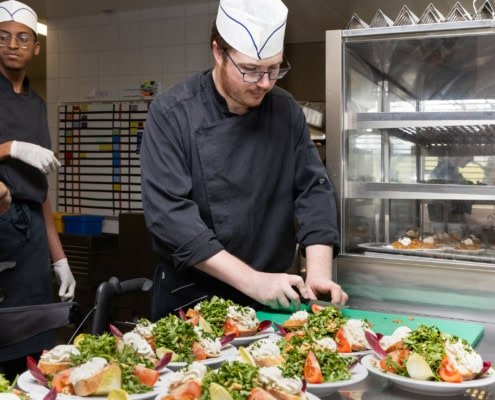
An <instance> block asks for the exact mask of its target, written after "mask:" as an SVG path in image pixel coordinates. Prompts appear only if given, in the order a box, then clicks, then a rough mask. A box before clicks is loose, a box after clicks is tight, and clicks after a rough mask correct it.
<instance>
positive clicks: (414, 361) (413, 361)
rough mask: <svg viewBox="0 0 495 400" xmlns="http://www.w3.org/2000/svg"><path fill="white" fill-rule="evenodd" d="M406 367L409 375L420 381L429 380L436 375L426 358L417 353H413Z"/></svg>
mask: <svg viewBox="0 0 495 400" xmlns="http://www.w3.org/2000/svg"><path fill="white" fill-rule="evenodd" d="M406 369H407V373H408V374H409V376H410V377H411V378H413V379H418V380H420V381H427V380H429V379H432V378H433V377H434V375H433V371H432V370H431V367H430V366H429V365H428V363H427V362H426V360H425V358H424V357H423V356H421V355H419V354H417V353H411V354H410V355H409V357H408V358H407V361H406Z"/></svg>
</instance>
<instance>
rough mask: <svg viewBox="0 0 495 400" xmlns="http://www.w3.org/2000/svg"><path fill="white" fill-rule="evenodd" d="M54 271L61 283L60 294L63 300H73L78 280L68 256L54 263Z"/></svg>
mask: <svg viewBox="0 0 495 400" xmlns="http://www.w3.org/2000/svg"><path fill="white" fill-rule="evenodd" d="M53 271H54V272H55V276H56V277H57V282H58V283H59V284H60V288H59V290H58V295H59V296H60V300H62V301H72V300H73V299H74V291H75V290H76V280H75V279H74V275H72V271H71V270H70V267H69V262H68V261H67V258H62V259H61V260H58V261H57V262H55V263H54V264H53Z"/></svg>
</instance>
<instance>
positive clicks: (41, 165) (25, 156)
mask: <svg viewBox="0 0 495 400" xmlns="http://www.w3.org/2000/svg"><path fill="white" fill-rule="evenodd" d="M10 157H12V158H16V159H18V160H21V161H23V162H25V163H26V164H29V165H31V166H33V167H34V168H38V169H39V170H40V171H41V172H43V173H44V174H48V173H49V172H50V171H55V169H57V168H58V167H60V165H61V164H60V162H59V161H58V160H57V158H56V157H55V155H54V154H53V151H51V150H49V149H45V148H44V147H41V146H38V145H37V144H33V143H28V142H19V141H17V140H14V141H12V144H11V146H10Z"/></svg>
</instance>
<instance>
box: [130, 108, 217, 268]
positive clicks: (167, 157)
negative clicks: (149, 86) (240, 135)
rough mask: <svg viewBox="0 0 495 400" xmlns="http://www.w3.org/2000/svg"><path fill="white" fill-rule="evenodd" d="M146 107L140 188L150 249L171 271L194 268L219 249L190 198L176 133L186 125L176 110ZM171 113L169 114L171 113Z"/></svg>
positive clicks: (185, 165) (183, 155)
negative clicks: (169, 265) (172, 269)
mask: <svg viewBox="0 0 495 400" xmlns="http://www.w3.org/2000/svg"><path fill="white" fill-rule="evenodd" d="M160 104H161V103H158V102H157V101H155V102H153V104H152V105H151V108H150V111H149V113H148V117H147V120H146V125H145V131H144V135H143V141H142V144H141V151H140V155H141V189H142V196H143V208H144V215H145V219H146V224H147V226H148V229H149V230H150V232H151V234H152V236H153V242H154V247H155V251H156V252H157V253H158V255H159V256H161V257H165V258H166V259H171V260H172V262H173V264H174V265H175V267H176V268H178V269H181V268H185V267H190V266H194V265H195V264H197V263H198V262H200V261H203V260H205V259H207V258H209V257H211V256H213V255H214V254H216V253H218V252H219V251H220V250H222V248H223V247H222V245H221V244H220V243H219V242H218V240H217V239H216V237H215V234H214V232H213V231H212V230H210V229H209V228H208V227H207V226H206V224H205V223H204V222H203V220H202V219H201V217H200V214H199V209H198V206H197V204H196V203H195V202H194V201H192V200H191V198H190V193H191V188H192V180H191V172H190V170H189V167H188V163H187V157H186V153H185V151H186V150H185V149H184V144H183V140H182V139H181V137H182V136H181V135H187V134H188V132H185V131H186V130H187V129H188V121H187V120H185V118H181V115H180V113H179V112H177V108H175V109H174V108H172V109H170V108H166V109H165V108H163V107H162V106H160ZM174 110H175V111H174Z"/></svg>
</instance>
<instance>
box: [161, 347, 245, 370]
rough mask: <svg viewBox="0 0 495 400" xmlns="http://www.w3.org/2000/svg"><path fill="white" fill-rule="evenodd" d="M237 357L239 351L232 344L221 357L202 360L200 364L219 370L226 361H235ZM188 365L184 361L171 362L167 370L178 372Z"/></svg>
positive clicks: (224, 349) (222, 352) (221, 353)
mask: <svg viewBox="0 0 495 400" xmlns="http://www.w3.org/2000/svg"><path fill="white" fill-rule="evenodd" d="M236 356H237V349H236V348H235V347H234V346H232V345H231V344H228V345H227V346H225V347H224V348H223V349H222V351H221V352H220V356H218V357H213V358H207V359H206V360H201V361H199V362H200V363H202V364H204V365H206V366H208V367H210V368H213V369H215V368H218V367H219V366H220V364H222V363H223V362H224V361H228V360H234V359H235V358H236ZM186 365H187V363H186V362H184V361H177V362H170V363H168V364H167V368H168V369H171V370H172V371H177V370H179V369H181V368H184V367H185V366H186Z"/></svg>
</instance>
